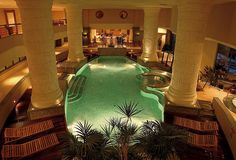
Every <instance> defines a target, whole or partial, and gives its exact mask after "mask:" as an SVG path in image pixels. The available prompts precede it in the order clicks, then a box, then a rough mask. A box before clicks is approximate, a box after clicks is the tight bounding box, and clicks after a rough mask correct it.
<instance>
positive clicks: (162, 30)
mask: <svg viewBox="0 0 236 160" xmlns="http://www.w3.org/2000/svg"><path fill="white" fill-rule="evenodd" d="M157 32H158V33H161V34H166V32H167V30H166V29H164V28H158V30H157Z"/></svg>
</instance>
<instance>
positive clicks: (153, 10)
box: [143, 7, 161, 14]
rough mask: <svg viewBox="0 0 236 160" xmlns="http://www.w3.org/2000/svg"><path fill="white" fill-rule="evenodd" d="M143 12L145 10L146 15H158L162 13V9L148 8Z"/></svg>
mask: <svg viewBox="0 0 236 160" xmlns="http://www.w3.org/2000/svg"><path fill="white" fill-rule="evenodd" d="M143 10H144V14H145V13H153V14H158V13H159V12H160V10H161V8H159V7H146V8H144V9H143Z"/></svg>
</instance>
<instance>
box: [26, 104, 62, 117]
mask: <svg viewBox="0 0 236 160" xmlns="http://www.w3.org/2000/svg"><path fill="white" fill-rule="evenodd" d="M63 104H64V101H63V102H61V103H60V104H58V105H56V106H53V107H50V108H42V109H41V108H40V109H39V108H35V107H34V106H33V105H32V104H31V103H30V105H29V108H28V111H27V114H28V117H29V118H30V120H37V119H42V118H49V117H55V116H60V115H64V114H65V111H64V105H63Z"/></svg>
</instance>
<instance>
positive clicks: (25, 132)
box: [4, 120, 54, 143]
mask: <svg viewBox="0 0 236 160" xmlns="http://www.w3.org/2000/svg"><path fill="white" fill-rule="evenodd" d="M52 128H54V125H53V122H52V120H47V121H43V122H39V123H35V124H31V125H28V126H24V127H21V128H6V129H5V131H4V139H5V143H7V142H9V141H12V140H16V139H18V138H24V137H28V136H32V135H35V134H38V133H41V132H44V131H47V130H49V129H52Z"/></svg>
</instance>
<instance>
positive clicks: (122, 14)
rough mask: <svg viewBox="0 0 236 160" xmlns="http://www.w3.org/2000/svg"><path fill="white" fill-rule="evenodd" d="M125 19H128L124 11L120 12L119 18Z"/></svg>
mask: <svg viewBox="0 0 236 160" xmlns="http://www.w3.org/2000/svg"><path fill="white" fill-rule="evenodd" d="M127 17H128V12H127V11H125V10H122V11H121V12H120V18H122V19H126V18H127Z"/></svg>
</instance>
